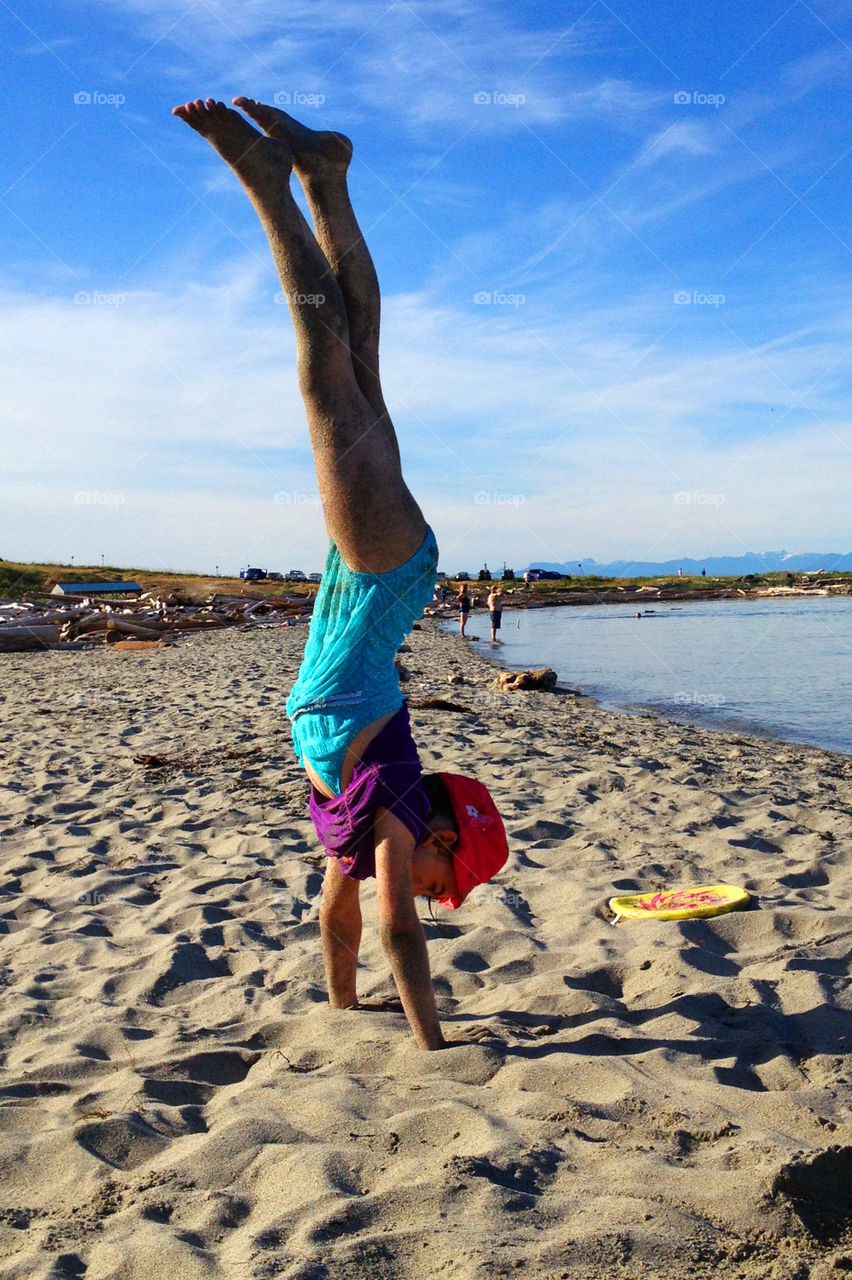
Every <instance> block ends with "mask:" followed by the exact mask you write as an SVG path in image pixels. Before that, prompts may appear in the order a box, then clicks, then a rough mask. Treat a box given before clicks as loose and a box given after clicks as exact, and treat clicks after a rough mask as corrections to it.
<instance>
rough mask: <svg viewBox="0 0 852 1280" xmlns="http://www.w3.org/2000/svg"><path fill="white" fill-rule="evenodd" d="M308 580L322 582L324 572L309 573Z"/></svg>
mask: <svg viewBox="0 0 852 1280" xmlns="http://www.w3.org/2000/svg"><path fill="white" fill-rule="evenodd" d="M308 582H322V574H321V573H309V574H308Z"/></svg>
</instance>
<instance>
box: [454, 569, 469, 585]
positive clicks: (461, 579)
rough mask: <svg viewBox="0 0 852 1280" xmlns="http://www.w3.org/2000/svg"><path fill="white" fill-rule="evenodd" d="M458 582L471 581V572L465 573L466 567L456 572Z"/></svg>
mask: <svg viewBox="0 0 852 1280" xmlns="http://www.w3.org/2000/svg"><path fill="white" fill-rule="evenodd" d="M456 582H470V574H469V573H465V571H464V569H460V570H459V572H458V573H457V574H456Z"/></svg>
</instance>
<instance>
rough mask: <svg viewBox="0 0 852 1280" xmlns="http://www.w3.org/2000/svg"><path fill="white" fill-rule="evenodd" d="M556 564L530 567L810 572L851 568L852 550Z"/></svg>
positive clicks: (582, 573) (573, 571) (625, 574)
mask: <svg viewBox="0 0 852 1280" xmlns="http://www.w3.org/2000/svg"><path fill="white" fill-rule="evenodd" d="M582 565H583V567H582V569H580V568H578V562H577V561H576V560H575V561H573V563H570V562H565V563H563V564H556V563H554V562H553V561H550V560H536V561H535V563H531V564H530V565H529V566H528V567H529V568H531V569H533V568H534V569H552V570H554V571H556V572H558V573H564V574H566V575H569V574H570V575H571V576H572V577H586V576H590V575H593V574H597V575H598V576H600V577H601V578H659V577H668V576H669V575H673V576H674V577H677V571H678V569H683V572H684V575H695V574H700V573H701V570H702V569H706V570H707V576H708V578H727V577H737V578H738V577H742V576H743V575H744V574H746V573H757V574H762V573H809V572H816V570H817V569H825V570H826V572H827V573H832V572H847V571H852V552H848V553H847V554H845V555H839V554H838V553H837V552H835V551H813V552H802V553H801V554H793V553H792V552H790V551H749V552H747V553H746V554H745V555H744V556H708V557H707V559H706V560H689V559H683V560H660V561H651V560H613V561H611V563H609V564H598V562H597V561H596V560H583V561H582Z"/></svg>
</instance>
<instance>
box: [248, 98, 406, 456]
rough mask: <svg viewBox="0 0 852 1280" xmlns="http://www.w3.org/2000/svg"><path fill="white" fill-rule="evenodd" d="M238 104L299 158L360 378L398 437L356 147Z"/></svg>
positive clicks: (283, 115)
mask: <svg viewBox="0 0 852 1280" xmlns="http://www.w3.org/2000/svg"><path fill="white" fill-rule="evenodd" d="M234 103H235V104H236V105H237V106H238V107H241V108H242V110H243V111H245V113H246V115H249V116H251V118H252V120H254V121H256V122H257V124H259V125H260V127H261V129H263V130H264V132H265V133H268V134H269V136H270V137H272V138H278V139H280V140H281V141H282V142H286V144H287V145H288V146H289V147H290V149H291V151H292V153H293V169H294V170H295V172H296V175H297V177H298V179H299V181H300V182H301V184H302V187H303V189H304V192H305V196H306V197H307V201H308V207H309V208H310V211H311V217H312V218H313V221H314V233H315V235H316V238H317V241H318V243H319V246H320V248H321V249H322V251H323V253H324V254H325V256H326V258H327V259H328V262H329V264H330V267H331V270H332V271H333V272H334V275H335V277H336V279H337V283H338V285H339V286H340V290H341V293H342V294H343V298H344V301H345V303H346V314H347V317H348V320H349V346H350V350H351V352H352V364H353V366H354V369H355V377H356V378H357V380H358V385H359V386H360V388H361V390H362V391H363V393H364V397H365V399H366V400H367V402H368V404H369V405H370V406H371V407H372V409H373V411H374V413H375V414H376V417H377V418H378V419H379V420H380V421H386V422H387V425H388V429H389V434H390V435H391V436H393V435H394V433H393V427H392V426H391V423H390V418H389V417H388V411H387V407H386V405H385V402H384V397H383V396H382V387H381V382H380V379H379V324H380V319H381V297H380V293H379V282H378V279H377V277H376V269H375V267H374V265H373V259H372V258H371V257H370V252H369V250H368V248H367V246H366V244H365V242H364V237H363V235H362V234H361V228H360V227H359V226H358V221H357V219H356V217H355V211H354V209H353V208H352V202H351V201H350V199H349V188H348V186H347V183H346V172H347V170H348V168H349V161H350V160H351V159H352V143H351V142H350V141H349V139H348V138H346V137H344V136H343V134H342V133H328V132H319V131H317V130H314V129H308V128H307V127H306V126H305V125H303V124H300V123H299V121H298V120H294V119H293V117H292V116H289V115H288V114H287V112H286V111H281V110H280V109H279V108H278V107H270V106H267V105H266V104H265V103H262V102H255V100H254V99H253V98H234ZM395 443H396V441H395V438H394V444H395Z"/></svg>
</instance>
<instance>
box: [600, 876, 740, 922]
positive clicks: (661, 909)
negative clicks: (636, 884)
mask: <svg viewBox="0 0 852 1280" xmlns="http://www.w3.org/2000/svg"><path fill="white" fill-rule="evenodd" d="M750 901H751V899H750V898H749V896H748V894H747V893H746V891H745V889H740V888H738V887H737V885H735V884H700V885H698V886H697V887H696V888H694V889H661V890H660V892H659V893H634V894H630V895H628V896H627V897H624V898H610V900H609V909H610V911H612V912H613V913H614V915H615V919H614V920H613V922H612V923H613V924H617V923H618V921H619V920H621V919H624V920H694V919H697V918H698V917H699V916H720V915H723V914H724V912H726V911H742V910H743V909H744V908H745V907H747V906H748V904H749V902H750Z"/></svg>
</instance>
